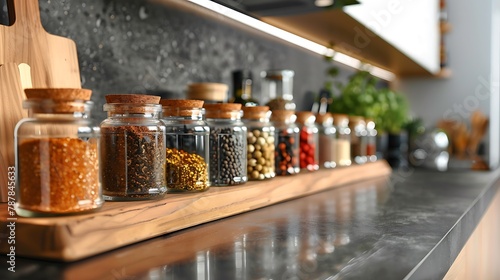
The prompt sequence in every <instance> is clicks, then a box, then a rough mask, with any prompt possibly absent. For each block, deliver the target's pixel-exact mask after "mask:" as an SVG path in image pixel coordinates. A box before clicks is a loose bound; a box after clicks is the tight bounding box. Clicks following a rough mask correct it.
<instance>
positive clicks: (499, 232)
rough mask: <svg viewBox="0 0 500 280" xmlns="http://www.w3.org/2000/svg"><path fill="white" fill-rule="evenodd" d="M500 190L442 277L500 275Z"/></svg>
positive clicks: (482, 279) (458, 278) (461, 279)
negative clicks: (499, 263)
mask: <svg viewBox="0 0 500 280" xmlns="http://www.w3.org/2000/svg"><path fill="white" fill-rule="evenodd" d="M499 213H500V192H497V194H496V196H495V197H494V199H493V201H492V203H491V205H490V207H489V208H488V210H487V211H486V213H485V214H484V216H483V218H482V219H481V221H480V222H479V224H478V225H477V227H476V229H475V230H474V232H473V233H472V235H471V237H470V238H469V240H467V243H466V244H465V246H464V247H463V249H462V251H460V254H459V255H458V256H457V258H456V259H455V262H453V265H452V266H451V267H450V269H449V270H448V272H447V273H446V275H445V277H444V278H443V279H445V280H468V279H475V280H490V279H500V266H499V265H498V262H499V259H500V239H499V237H500V218H499V216H498V215H499Z"/></svg>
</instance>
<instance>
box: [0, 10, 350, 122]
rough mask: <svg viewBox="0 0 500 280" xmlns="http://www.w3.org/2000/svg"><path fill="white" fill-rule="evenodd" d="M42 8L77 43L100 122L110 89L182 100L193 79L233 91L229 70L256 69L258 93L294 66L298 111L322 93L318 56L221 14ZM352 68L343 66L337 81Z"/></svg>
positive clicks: (53, 26) (51, 26)
mask: <svg viewBox="0 0 500 280" xmlns="http://www.w3.org/2000/svg"><path fill="white" fill-rule="evenodd" d="M0 1H1V0H0ZM0 3H2V2H0ZM40 10H41V17H42V24H43V26H44V27H45V29H46V30H47V31H48V32H49V33H52V34H56V35H60V36H63V37H67V38H70V39H72V40H74V41H75V42H76V45H77V50H78V61H79V64H80V71H81V80H82V87H84V88H89V89H92V90H93V92H94V94H93V98H92V99H93V101H94V102H95V103H96V106H95V108H94V117H95V118H96V119H104V118H105V116H106V115H105V113H104V112H103V111H102V105H103V103H104V95H105V94H108V93H154V94H161V95H163V96H172V97H184V95H185V88H186V86H187V84H189V83H191V82H222V83H226V84H228V85H229V86H230V88H231V83H232V81H231V71H233V70H235V69H242V68H246V69H251V70H252V71H253V74H254V82H255V86H254V89H255V92H254V95H255V96H256V97H258V96H259V89H260V78H259V73H260V72H261V71H263V70H266V69H278V68H282V69H292V70H294V71H295V78H294V95H295V99H296V103H297V105H298V109H300V110H303V109H309V108H310V105H311V102H312V100H311V99H312V98H311V96H312V95H311V94H306V92H317V91H318V90H319V89H320V88H321V87H322V85H323V84H324V82H325V78H326V77H325V74H324V73H325V68H326V67H327V66H328V64H327V63H326V62H324V61H323V59H322V57H321V56H319V55H315V54H313V53H310V52H308V51H305V50H302V49H300V48H297V47H294V46H292V45H288V44H287V43H284V42H282V41H279V40H277V39H274V38H272V37H269V36H267V35H264V34H261V33H258V32H254V31H251V30H249V29H248V28H242V27H240V26H238V25H237V24H232V23H231V21H230V20H229V19H226V18H224V17H222V16H220V17H209V16H204V15H201V14H199V13H195V12H192V11H186V10H184V9H179V8H178V7H176V6H175V5H172V6H171V5H162V4H156V3H151V2H150V1H140V0H40ZM352 71H353V70H352V69H349V68H344V67H342V68H341V75H340V76H341V78H340V79H345V77H346V76H348V75H349V74H350V73H352Z"/></svg>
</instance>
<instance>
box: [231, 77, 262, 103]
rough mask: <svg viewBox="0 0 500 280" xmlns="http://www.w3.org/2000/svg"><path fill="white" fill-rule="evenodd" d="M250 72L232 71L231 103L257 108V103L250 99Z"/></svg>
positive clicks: (251, 82)
mask: <svg viewBox="0 0 500 280" xmlns="http://www.w3.org/2000/svg"><path fill="white" fill-rule="evenodd" d="M252 89H253V80H252V72H250V71H248V70H235V71H233V100H232V102H233V103H240V104H242V105H243V106H257V105H259V104H258V102H257V101H256V100H255V99H253V98H252Z"/></svg>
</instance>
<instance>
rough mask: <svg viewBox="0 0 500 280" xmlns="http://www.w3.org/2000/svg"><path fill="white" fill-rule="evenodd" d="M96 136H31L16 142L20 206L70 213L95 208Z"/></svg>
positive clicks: (96, 179)
mask: <svg viewBox="0 0 500 280" xmlns="http://www.w3.org/2000/svg"><path fill="white" fill-rule="evenodd" d="M97 144H98V143H97V139H90V140H89V141H84V140H81V139H77V138H48V139H30V140H25V141H22V140H21V143H20V144H19V145H18V158H19V167H20V168H19V171H18V172H19V190H20V193H19V203H20V205H19V206H20V207H21V208H23V209H26V210H31V211H36V212H51V213H72V212H79V211H87V210H91V209H95V208H98V207H99V206H100V204H101V203H102V200H101V199H100V192H99V164H98V153H97Z"/></svg>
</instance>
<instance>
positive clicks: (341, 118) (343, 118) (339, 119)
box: [332, 114, 349, 126]
mask: <svg viewBox="0 0 500 280" xmlns="http://www.w3.org/2000/svg"><path fill="white" fill-rule="evenodd" d="M332 116H333V124H334V125H336V126H346V125H348V123H349V116H348V115H345V114H332Z"/></svg>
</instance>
